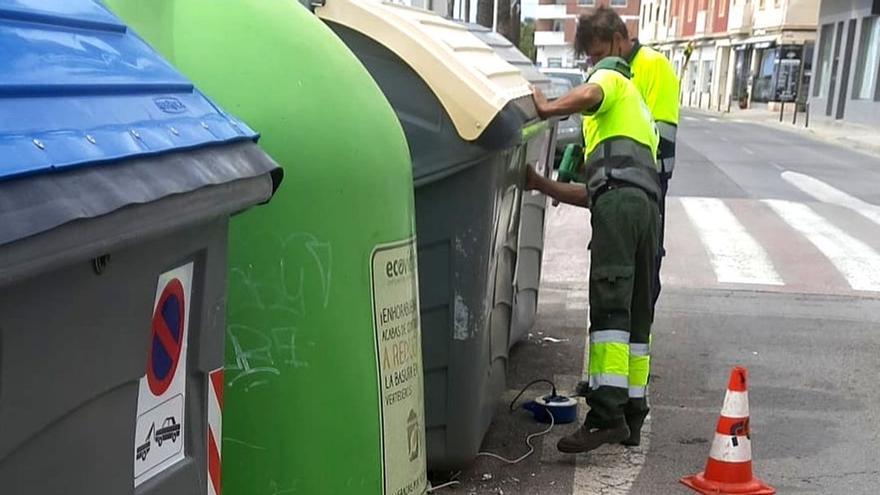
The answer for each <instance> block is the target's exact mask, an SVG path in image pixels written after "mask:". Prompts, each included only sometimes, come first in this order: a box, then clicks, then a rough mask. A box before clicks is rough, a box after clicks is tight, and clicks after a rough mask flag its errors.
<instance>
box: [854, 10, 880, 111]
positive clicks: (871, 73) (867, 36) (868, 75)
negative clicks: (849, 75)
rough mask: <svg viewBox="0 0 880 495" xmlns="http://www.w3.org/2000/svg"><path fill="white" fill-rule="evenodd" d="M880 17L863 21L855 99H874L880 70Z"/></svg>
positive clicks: (855, 80) (867, 18)
mask: <svg viewBox="0 0 880 495" xmlns="http://www.w3.org/2000/svg"><path fill="white" fill-rule="evenodd" d="M878 65H880V17H876V16H874V17H865V18H864V19H863V20H862V35H861V37H860V38H859V58H858V62H857V63H856V67H855V69H856V77H855V79H853V81H854V84H853V98H854V99H857V100H870V99H871V98H873V97H874V84H876V82H877V71H878V69H880V67H878Z"/></svg>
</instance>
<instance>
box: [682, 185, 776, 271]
mask: <svg viewBox="0 0 880 495" xmlns="http://www.w3.org/2000/svg"><path fill="white" fill-rule="evenodd" d="M680 201H681V203H682V206H683V207H684V210H685V212H686V213H687V215H688V217H689V218H690V220H691V222H692V223H693V224H694V226H695V227H696V228H697V231H698V234H699V236H700V240H701V241H702V242H703V245H704V246H705V247H706V250H707V251H708V252H709V257H710V260H711V262H712V268H713V269H714V270H715V275H716V277H717V278H718V281H719V282H725V283H739V284H759V285H782V284H783V281H782V278H781V277H780V276H779V274H778V273H777V272H776V270H775V269H774V267H773V264H772V263H771V262H770V258H769V257H768V256H767V253H766V252H765V251H764V249H763V248H762V247H761V246H760V245H759V244H758V243H757V242H756V241H755V239H754V238H753V237H752V236H751V235H749V233H748V232H746V229H745V228H744V227H743V226H742V224H741V223H740V222H739V221H738V220H737V219H736V217H735V216H734V214H733V213H732V212H731V211H730V209H729V208H728V207H727V206H726V205H725V204H724V201H723V200H721V199H717V198H680Z"/></svg>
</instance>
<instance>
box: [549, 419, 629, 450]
mask: <svg viewBox="0 0 880 495" xmlns="http://www.w3.org/2000/svg"><path fill="white" fill-rule="evenodd" d="M627 437H629V427H627V426H626V424H623V425H620V426H617V427H614V428H589V427H587V425H583V426H581V427H580V428H578V430H577V431H575V432H574V433H572V434H571V435H568V436H566V437H562V438H560V439H559V443H557V444H556V448H557V449H559V451H560V452H564V453H566V454H579V453H583V452H589V451H591V450H594V449H596V448H598V447H599V446H600V445H602V444H606V443H617V442H621V441H623V440H625V439H626V438H627Z"/></svg>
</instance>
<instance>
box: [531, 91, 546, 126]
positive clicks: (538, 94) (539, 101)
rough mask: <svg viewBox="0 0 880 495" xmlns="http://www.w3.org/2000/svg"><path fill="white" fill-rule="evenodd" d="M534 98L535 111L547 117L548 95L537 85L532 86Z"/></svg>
mask: <svg viewBox="0 0 880 495" xmlns="http://www.w3.org/2000/svg"><path fill="white" fill-rule="evenodd" d="M532 99H533V100H534V101H535V111H536V112H537V113H538V117H541V118H542V119H543V118H546V117H547V110H546V108H547V97H546V96H545V95H544V92H543V91H541V90H540V89H538V88H537V87H536V86H532Z"/></svg>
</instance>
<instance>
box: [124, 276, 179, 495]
mask: <svg viewBox="0 0 880 495" xmlns="http://www.w3.org/2000/svg"><path fill="white" fill-rule="evenodd" d="M192 272H193V265H192V263H188V264H186V265H183V266H181V267H178V268H175V269H173V270H169V271H167V272H165V273H163V274H162V275H160V276H159V282H158V284H157V285H156V296H155V299H154V301H153V313H152V318H151V321H150V322H149V323H150V340H149V347H148V350H147V369H146V372H145V373H144V376H143V377H142V378H141V381H140V388H139V390H138V405H137V420H136V421H137V422H136V426H135V438H134V445H135V451H134V486H138V485H140V484H141V483H143V482H145V481H147V480H148V479H150V478H152V477H154V476H156V475H157V474H159V473H161V472H162V471H164V470H165V469H167V468H168V467H169V466H171V465H173V464H175V463H177V462H178V461H181V460H182V459H183V458H184V448H183V444H184V439H185V438H186V435H185V431H186V430H185V427H186V425H185V424H184V412H185V406H186V348H187V340H188V338H189V330H188V329H189V316H190V294H191V292H192Z"/></svg>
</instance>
